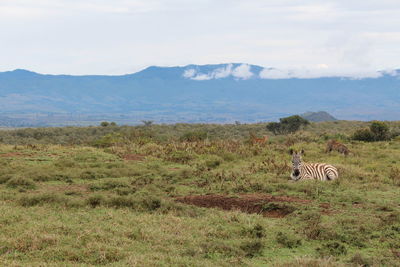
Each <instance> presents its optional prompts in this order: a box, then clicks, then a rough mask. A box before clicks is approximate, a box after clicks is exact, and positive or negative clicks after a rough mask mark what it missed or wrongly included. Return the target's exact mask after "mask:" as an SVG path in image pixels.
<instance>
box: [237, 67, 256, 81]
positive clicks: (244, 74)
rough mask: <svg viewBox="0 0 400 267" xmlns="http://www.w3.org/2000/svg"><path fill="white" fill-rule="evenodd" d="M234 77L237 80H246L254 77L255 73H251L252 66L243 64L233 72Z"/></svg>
mask: <svg viewBox="0 0 400 267" xmlns="http://www.w3.org/2000/svg"><path fill="white" fill-rule="evenodd" d="M232 75H233V76H234V77H236V78H239V79H243V80H246V79H249V78H250V77H251V76H253V73H252V72H251V71H250V65H248V64H242V65H240V66H238V67H236V68H235V69H234V70H233V71H232Z"/></svg>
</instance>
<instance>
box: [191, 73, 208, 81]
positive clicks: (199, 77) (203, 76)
mask: <svg viewBox="0 0 400 267" xmlns="http://www.w3.org/2000/svg"><path fill="white" fill-rule="evenodd" d="M212 78H213V77H212V76H210V75H207V74H201V73H199V74H197V75H196V76H195V77H192V78H191V79H192V80H196V81H206V80H211V79H212Z"/></svg>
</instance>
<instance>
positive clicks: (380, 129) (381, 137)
mask: <svg viewBox="0 0 400 267" xmlns="http://www.w3.org/2000/svg"><path fill="white" fill-rule="evenodd" d="M352 139H353V140H358V141H364V142H374V141H385V140H389V139H391V136H390V132H389V126H388V125H387V124H386V123H384V122H382V121H373V122H372V124H371V125H370V127H369V129H367V128H365V129H358V130H357V131H355V132H354V134H353V136H352Z"/></svg>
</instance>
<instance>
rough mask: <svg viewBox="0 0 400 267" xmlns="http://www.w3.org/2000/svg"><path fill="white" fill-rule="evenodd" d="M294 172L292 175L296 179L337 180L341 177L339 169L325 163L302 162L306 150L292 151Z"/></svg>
mask: <svg viewBox="0 0 400 267" xmlns="http://www.w3.org/2000/svg"><path fill="white" fill-rule="evenodd" d="M291 153H292V163H293V172H292V174H291V175H290V177H291V178H292V179H293V180H295V181H299V180H305V179H316V180H320V181H330V180H335V179H337V178H338V177H339V173H338V171H337V169H336V168H335V167H334V166H332V165H330V164H325V163H305V162H302V159H301V155H302V154H303V153H304V151H303V150H302V151H300V152H299V153H297V152H295V151H291Z"/></svg>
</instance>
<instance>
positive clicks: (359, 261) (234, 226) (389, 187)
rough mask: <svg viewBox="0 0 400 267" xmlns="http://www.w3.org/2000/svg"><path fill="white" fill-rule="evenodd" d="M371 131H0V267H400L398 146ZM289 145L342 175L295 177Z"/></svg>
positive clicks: (250, 127)
mask: <svg viewBox="0 0 400 267" xmlns="http://www.w3.org/2000/svg"><path fill="white" fill-rule="evenodd" d="M387 124H388V126H389V128H390V131H391V132H393V133H395V132H397V133H398V132H400V123H399V122H387ZM369 125H370V123H368V122H355V121H336V122H321V123H311V124H310V125H308V126H307V127H305V128H304V129H302V130H301V131H298V132H296V133H293V134H286V135H273V134H272V133H270V132H268V131H267V130H266V124H264V123H259V124H239V123H238V124H236V125H211V124H175V125H153V124H150V123H148V125H143V126H135V127H128V126H116V125H104V126H98V127H82V128H74V127H64V128H32V129H12V130H1V131H0V213H1V216H0V229H1V230H0V265H1V266H98V265H107V266H400V138H399V137H394V138H392V139H391V140H388V141H379V142H363V141H355V140H353V139H352V138H351V137H352V135H353V134H354V132H355V131H356V130H357V129H362V128H367V127H368V126H369ZM250 133H251V134H253V135H254V136H258V137H259V138H260V139H261V137H262V136H263V135H267V136H268V140H266V141H265V142H256V143H254V142H252V140H251V139H250V138H249V136H250ZM331 139H336V140H339V141H340V142H342V143H344V144H345V145H346V146H347V147H348V148H349V150H350V154H349V155H347V156H345V155H343V154H341V153H338V152H335V151H333V152H330V153H326V152H325V148H326V143H327V141H328V140H331ZM291 148H292V149H297V150H300V149H304V150H305V156H304V157H303V159H304V161H305V162H324V163H329V164H332V165H334V166H336V167H337V168H338V170H339V179H337V180H335V181H331V182H321V181H299V182H292V181H290V172H291V156H290V155H289V154H288V151H289V149H291Z"/></svg>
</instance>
